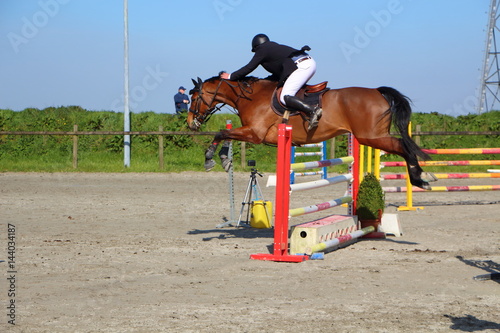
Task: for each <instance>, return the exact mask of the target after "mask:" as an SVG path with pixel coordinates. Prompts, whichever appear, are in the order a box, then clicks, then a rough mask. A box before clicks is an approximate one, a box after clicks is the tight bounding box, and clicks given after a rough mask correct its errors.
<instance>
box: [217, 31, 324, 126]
mask: <svg viewBox="0 0 500 333" xmlns="http://www.w3.org/2000/svg"><path fill="white" fill-rule="evenodd" d="M309 50H310V48H309V46H304V47H302V49H300V50H297V49H294V48H292V47H289V46H286V45H281V44H278V43H275V42H272V41H270V40H269V37H267V36H266V35H264V34H258V35H256V36H255V37H254V38H253V40H252V52H255V54H254V56H253V58H252V59H251V60H250V62H249V63H248V64H247V65H245V66H243V67H242V68H240V69H238V70H237V71H236V72H233V73H231V74H229V73H225V72H223V73H221V74H220V77H221V78H223V79H227V80H239V79H242V78H243V77H245V76H246V75H248V74H249V73H251V72H252V71H254V70H255V69H256V68H257V67H258V66H259V65H262V67H264V69H266V70H267V71H268V72H270V73H271V74H272V77H274V78H275V79H278V80H279V85H283V90H282V91H281V96H280V101H281V103H283V105H286V106H288V107H290V108H293V109H295V110H299V111H303V112H305V113H306V114H308V115H309V117H310V119H309V130H310V129H311V128H314V127H316V126H318V121H319V119H320V118H321V114H322V112H323V110H321V108H320V107H314V106H312V105H309V104H307V103H305V102H304V101H303V100H301V99H299V98H298V97H296V96H295V94H296V93H297V91H299V89H300V88H302V86H303V85H304V84H306V83H307V81H309V79H310V78H311V77H312V76H313V75H314V73H316V62H315V61H314V59H313V58H312V57H311V56H310V55H308V54H307V53H306V52H305V51H309Z"/></svg>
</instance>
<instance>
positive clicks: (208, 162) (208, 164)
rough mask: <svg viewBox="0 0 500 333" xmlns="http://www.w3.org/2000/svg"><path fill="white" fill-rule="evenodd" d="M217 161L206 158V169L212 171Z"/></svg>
mask: <svg viewBox="0 0 500 333" xmlns="http://www.w3.org/2000/svg"><path fill="white" fill-rule="evenodd" d="M215 164H216V163H215V161H214V160H206V161H205V171H210V170H212V169H213V168H214V166H215Z"/></svg>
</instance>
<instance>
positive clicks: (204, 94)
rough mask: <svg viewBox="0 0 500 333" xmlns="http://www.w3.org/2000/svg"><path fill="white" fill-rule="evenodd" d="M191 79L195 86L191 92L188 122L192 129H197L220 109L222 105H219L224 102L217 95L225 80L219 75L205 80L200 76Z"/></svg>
mask: <svg viewBox="0 0 500 333" xmlns="http://www.w3.org/2000/svg"><path fill="white" fill-rule="evenodd" d="M191 80H192V81H193V84H194V88H193V89H192V90H191V91H190V92H189V94H190V95H191V107H190V108H189V113H188V117H187V123H188V126H189V128H190V129H191V130H193V131H196V130H198V129H199V128H200V126H201V124H203V123H204V122H205V121H207V120H208V118H210V116H211V115H212V114H214V113H215V112H217V111H219V110H220V108H221V106H217V105H218V104H220V103H224V102H223V101H222V100H221V99H220V98H219V96H218V95H217V93H218V92H219V89H220V87H221V83H222V81H223V80H222V79H220V78H217V77H214V78H211V79H209V80H206V81H205V82H203V81H202V80H201V79H200V78H198V81H195V80H194V79H191Z"/></svg>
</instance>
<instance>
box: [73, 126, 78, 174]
mask: <svg viewBox="0 0 500 333" xmlns="http://www.w3.org/2000/svg"><path fill="white" fill-rule="evenodd" d="M73 132H75V133H76V132H78V125H76V124H75V125H73ZM76 168H78V135H73V169H76Z"/></svg>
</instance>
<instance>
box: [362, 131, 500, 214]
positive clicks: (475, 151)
mask: <svg viewBox="0 0 500 333" xmlns="http://www.w3.org/2000/svg"><path fill="white" fill-rule="evenodd" d="M410 126H411V124H410V125H409V133H410V135H411V127H410ZM365 148H366V150H367V160H368V164H367V165H368V167H367V168H371V165H372V162H371V161H372V148H371V147H364V146H361V147H360V165H361V169H360V177H361V179H362V175H363V173H364V170H363V169H362V167H363V165H364V164H363V162H362V160H363V158H364V149H365ZM422 150H423V151H424V152H426V153H427V154H433V155H463V154H470V155H481V154H500V148H452V149H422ZM380 156H381V152H380V150H378V149H374V150H373V160H374V162H373V169H374V170H373V171H374V173H375V176H376V177H377V178H378V179H379V180H396V179H405V180H406V186H387V187H383V188H382V189H383V190H384V192H386V193H406V206H400V207H398V210H417V209H423V207H414V206H413V192H464V191H500V185H459V186H431V189H430V190H423V189H421V188H418V187H414V186H411V184H410V181H409V178H408V173H404V174H386V175H380V169H381V168H388V167H405V166H406V162H404V161H393V162H380ZM419 164H420V166H467V165H474V166H477V165H500V160H461V161H420V162H419ZM367 172H371V170H367ZM434 176H435V177H436V178H437V179H470V178H500V173H495V172H491V170H488V173H484V172H483V173H435V174H434Z"/></svg>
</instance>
